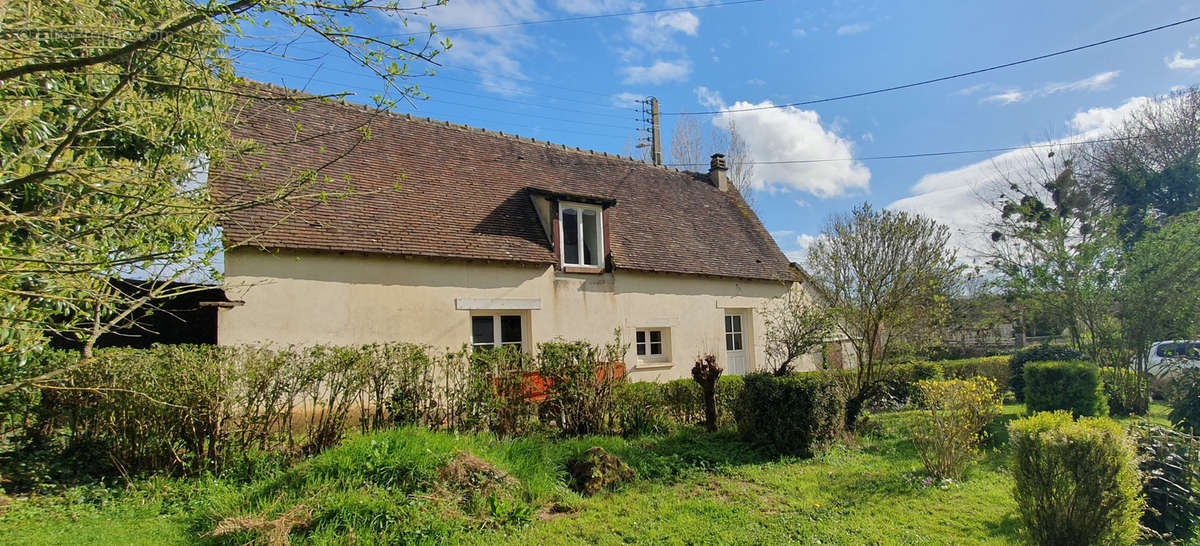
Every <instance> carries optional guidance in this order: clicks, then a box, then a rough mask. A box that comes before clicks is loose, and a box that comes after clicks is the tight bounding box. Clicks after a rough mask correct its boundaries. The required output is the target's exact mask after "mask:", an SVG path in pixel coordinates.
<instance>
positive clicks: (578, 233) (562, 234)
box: [558, 201, 608, 269]
mask: <svg viewBox="0 0 1200 546" xmlns="http://www.w3.org/2000/svg"><path fill="white" fill-rule="evenodd" d="M567 209H574V210H575V211H576V212H577V214H576V215H575V223H576V224H575V237H576V241H575V244H576V245H578V248H579V261H580V263H577V264H571V263H567V256H566V249H567V243H566V234H567V230H566V226H565V225H564V222H563V215H564V213H566V211H567ZM585 210H590V211H594V212H595V213H596V241H595V243H596V248H597V249H598V250H599V252H598V254H599V256H597V259H596V263H597V265H587V264H584V263H583V239H584V237H583V211H585ZM558 242H559V245H558V246H559V249H558V263H560V264H562V266H563V267H584V268H588V269H604V259H605V254H607V253H608V252H607V250H608V249H606V248H604V208H603V207H600V206H597V205H585V204H583V203H571V202H568V201H560V202H559V203H558Z"/></svg>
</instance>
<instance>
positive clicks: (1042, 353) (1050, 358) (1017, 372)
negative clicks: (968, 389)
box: [1008, 344, 1083, 402]
mask: <svg viewBox="0 0 1200 546" xmlns="http://www.w3.org/2000/svg"><path fill="white" fill-rule="evenodd" d="M1082 359H1083V355H1082V354H1079V351H1076V350H1074V349H1072V348H1070V347H1065V346H1062V345H1050V344H1042V345H1035V346H1033V347H1030V348H1028V349H1023V350H1020V351H1017V352H1015V353H1013V355H1012V357H1010V358H1009V360H1008V369H1009V385H1008V387H1009V389H1010V390H1012V391H1013V394H1015V395H1016V396H1017V401H1018V402H1024V401H1025V373H1024V370H1025V364H1026V363H1029V362H1061V361H1067V360H1082Z"/></svg>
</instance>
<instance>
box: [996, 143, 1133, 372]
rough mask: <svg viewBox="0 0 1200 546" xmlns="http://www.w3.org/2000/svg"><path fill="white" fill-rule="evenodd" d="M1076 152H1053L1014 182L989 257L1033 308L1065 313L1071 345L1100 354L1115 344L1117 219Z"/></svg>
mask: <svg viewBox="0 0 1200 546" xmlns="http://www.w3.org/2000/svg"><path fill="white" fill-rule="evenodd" d="M1076 153H1077V151H1076V150H1070V149H1067V150H1056V151H1053V152H1050V153H1049V154H1047V155H1046V156H1045V157H1044V158H1039V161H1037V163H1036V164H1035V166H1034V167H1033V168H1031V169H1030V171H1029V174H1028V175H1027V176H1026V177H1024V178H1023V179H1020V180H1017V181H1010V182H1009V186H1008V190H1007V191H1005V192H1004V193H1003V194H1002V195H1001V196H1000V197H999V199H998V200H997V208H999V209H1000V210H999V211H1000V215H999V219H998V220H997V221H996V222H995V223H994V224H993V226H992V227H993V229H994V230H993V232H992V242H993V246H992V249H991V251H990V260H991V264H992V266H993V267H994V268H995V269H996V270H997V271H999V272H1000V273H1001V275H1002V276H1003V281H1002V288H1003V290H1005V291H1006V292H1007V293H1008V294H1009V295H1010V296H1011V297H1012V298H1014V299H1016V300H1018V301H1020V302H1022V304H1024V305H1025V306H1027V307H1029V308H1032V309H1036V310H1038V311H1040V312H1042V313H1049V314H1051V315H1058V316H1062V317H1065V318H1066V319H1067V320H1066V324H1067V327H1068V331H1069V334H1070V338H1071V344H1072V346H1074V347H1076V348H1079V349H1080V350H1082V351H1084V352H1087V353H1089V354H1091V355H1092V356H1093V357H1094V358H1097V359H1101V358H1102V357H1103V356H1104V355H1102V354H1100V353H1105V352H1106V351H1108V352H1111V351H1110V350H1111V349H1112V348H1113V346H1114V341H1113V339H1114V337H1113V336H1114V335H1115V329H1116V325H1115V324H1114V323H1113V321H1112V320H1111V315H1110V313H1109V311H1110V309H1111V306H1112V297H1113V292H1112V288H1113V286H1114V283H1115V282H1116V278H1117V275H1118V266H1119V263H1118V262H1119V254H1118V253H1117V252H1116V251H1115V248H1114V247H1115V243H1116V238H1115V230H1114V229H1113V227H1114V223H1113V221H1112V219H1111V216H1109V215H1107V214H1105V212H1104V211H1103V210H1102V209H1101V208H1100V206H1099V205H1098V204H1097V203H1096V202H1095V200H1093V199H1091V196H1090V193H1089V192H1090V190H1091V188H1092V187H1094V186H1091V185H1090V184H1088V183H1086V182H1085V180H1086V178H1085V177H1086V173H1084V174H1081V173H1080V172H1079V171H1077V169H1076V160H1075V158H1074V155H1075V154H1076ZM1085 342H1086V343H1087V344H1088V347H1084V344H1085ZM1106 354H1107V353H1106ZM1109 356H1111V355H1109ZM1098 362H1103V360H1098Z"/></svg>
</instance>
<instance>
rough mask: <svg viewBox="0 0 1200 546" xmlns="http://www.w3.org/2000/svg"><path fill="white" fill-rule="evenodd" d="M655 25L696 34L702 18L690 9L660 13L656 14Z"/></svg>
mask: <svg viewBox="0 0 1200 546" xmlns="http://www.w3.org/2000/svg"><path fill="white" fill-rule="evenodd" d="M654 26H656V27H658V28H660V29H671V30H675V31H678V32H682V33H684V34H687V35H688V36H695V35H696V30H697V29H699V28H700V18H699V17H696V15H695V14H693V13H692V12H690V11H676V12H671V13H660V14H657V15H655V16H654Z"/></svg>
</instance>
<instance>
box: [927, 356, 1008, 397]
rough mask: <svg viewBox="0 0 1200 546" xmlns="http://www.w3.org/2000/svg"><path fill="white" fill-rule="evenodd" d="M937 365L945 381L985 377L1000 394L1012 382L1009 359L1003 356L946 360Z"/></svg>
mask: <svg viewBox="0 0 1200 546" xmlns="http://www.w3.org/2000/svg"><path fill="white" fill-rule="evenodd" d="M938 364H940V365H941V366H942V374H943V375H945V376H946V379H971V378H972V377H986V378H988V379H991V380H992V383H995V384H996V390H998V391H1000V392H1001V393H1004V391H1006V390H1008V389H1009V386H1010V383H1011V382H1012V374H1011V372H1010V369H1009V357H1008V356H1005V355H1001V356H985V357H980V358H964V359H962V360H947V361H944V362H938Z"/></svg>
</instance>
